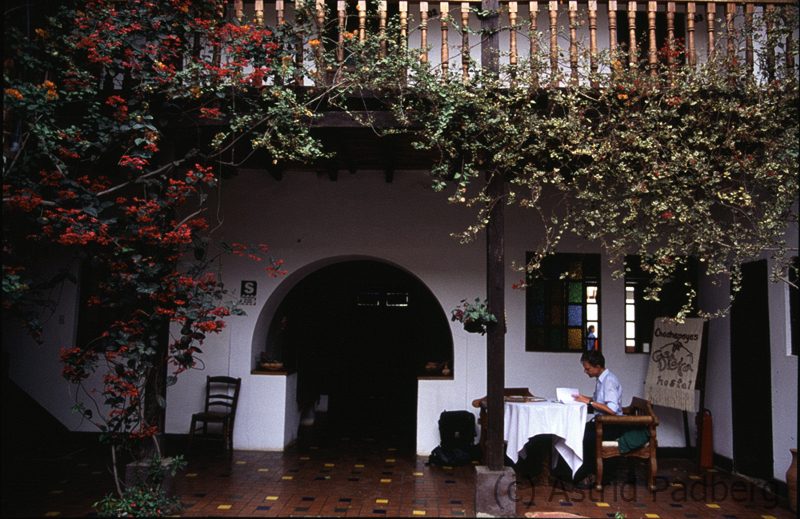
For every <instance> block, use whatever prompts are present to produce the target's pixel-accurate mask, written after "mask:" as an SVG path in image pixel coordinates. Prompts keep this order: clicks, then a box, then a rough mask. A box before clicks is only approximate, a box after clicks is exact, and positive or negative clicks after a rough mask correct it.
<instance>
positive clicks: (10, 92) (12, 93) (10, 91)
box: [4, 88, 24, 101]
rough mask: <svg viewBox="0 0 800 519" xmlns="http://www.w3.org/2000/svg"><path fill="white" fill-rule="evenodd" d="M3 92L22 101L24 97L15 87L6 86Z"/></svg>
mask: <svg viewBox="0 0 800 519" xmlns="http://www.w3.org/2000/svg"><path fill="white" fill-rule="evenodd" d="M4 93H5V94H6V95H7V96H9V97H13V98H14V99H16V100H17V101H22V100H23V99H24V97H23V95H22V92H20V91H19V90H17V89H16V88H6V89H5V90H4Z"/></svg>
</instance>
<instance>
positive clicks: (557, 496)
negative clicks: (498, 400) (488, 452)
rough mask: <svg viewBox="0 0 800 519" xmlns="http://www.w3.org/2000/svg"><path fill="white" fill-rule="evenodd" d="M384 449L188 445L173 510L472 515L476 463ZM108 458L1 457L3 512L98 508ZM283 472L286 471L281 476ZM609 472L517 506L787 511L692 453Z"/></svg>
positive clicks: (520, 490) (658, 512)
mask: <svg viewBox="0 0 800 519" xmlns="http://www.w3.org/2000/svg"><path fill="white" fill-rule="evenodd" d="M182 441H183V440H182V439H179V438H178V439H173V440H171V442H170V443H168V454H170V453H173V454H174V453H179V452H182V451H184V450H185V445H184V444H183V443H182ZM312 447H316V448H312ZM392 448H393V449H394V450H391V451H389V450H388V449H389V447H387V445H386V442H379V441H371V442H365V441H362V440H359V439H356V438H351V439H350V440H347V441H342V442H337V441H335V440H334V439H332V438H329V439H326V440H325V441H321V442H319V444H318V445H311V444H308V443H306V444H305V445H302V444H298V445H297V446H294V447H290V448H289V449H287V450H286V451H285V452H283V453H281V452H256V451H234V452H233V454H232V455H230V456H229V455H226V454H224V453H222V452H220V451H219V450H217V449H214V448H207V449H195V450H193V451H192V452H191V453H190V455H189V456H188V461H189V465H188V467H187V469H186V470H184V471H183V472H181V473H179V475H178V476H177V478H176V480H175V483H174V490H175V492H176V493H177V494H178V495H179V496H180V498H181V500H182V501H183V502H184V503H185V505H186V508H185V509H184V510H183V512H181V514H180V515H181V516H184V517H203V516H208V515H211V516H216V517H228V516H230V517H234V516H239V517H278V516H282V517H286V516H291V517H303V516H304V517H309V516H323V517H396V516H404V517H474V516H475V496H474V483H475V476H474V468H473V467H472V466H466V467H453V468H452V469H446V468H442V467H436V466H428V465H426V464H425V462H426V461H427V460H426V458H424V457H417V456H415V455H414V452H413V449H409V448H407V447H403V446H402V445H395V446H393V447H392ZM106 456H107V452H106V451H105V449H100V448H99V447H98V446H96V445H95V446H88V447H85V448H84V450H82V451H80V452H78V453H77V454H75V455H73V456H60V457H57V456H53V457H48V458H43V457H35V456H34V457H27V458H26V457H24V456H21V455H20V456H19V459H11V460H6V459H4V460H3V461H4V474H7V473H9V470H13V475H14V477H13V478H6V477H4V479H3V497H2V516H3V517H28V516H37V517H43V516H47V514H51V515H50V516H53V517H75V516H84V517H85V516H90V515H93V514H95V511H94V510H93V509H92V503H94V502H95V501H97V500H98V499H100V498H101V497H102V496H103V495H105V494H107V493H110V492H112V491H113V482H112V480H111V479H110V478H109V477H108V475H107V474H108V472H107V468H106V465H107V459H106ZM387 460H393V461H391V462H387ZM9 462H10V463H11V465H9ZM6 465H9V467H10V468H6ZM623 472H624V471H623ZM287 476H288V477H290V479H289V478H287V479H284V477H287ZM610 476H611V478H612V481H610V482H609V484H607V485H606V487H605V489H604V491H603V492H602V493H600V492H597V491H592V492H590V491H581V490H575V489H573V488H572V487H571V486H570V485H564V484H560V483H556V482H549V481H547V482H544V483H541V482H534V481H530V480H526V479H524V478H520V480H519V481H518V484H517V486H516V492H517V501H516V507H517V515H519V516H523V515H524V514H525V513H526V512H539V513H546V512H551V513H556V514H558V513H562V514H563V513H571V514H575V515H581V516H586V517H599V518H609V517H610V518H613V516H614V514H615V513H616V512H622V513H624V514H625V515H626V517H629V518H644V519H694V518H720V519H743V518H757V519H758V518H761V517H762V516H770V517H774V518H775V519H789V518H793V517H795V514H793V513H791V512H790V511H789V510H788V509H787V508H786V505H785V503H783V502H777V501H776V500H775V499H774V497H773V496H772V495H771V494H764V493H763V492H762V491H761V489H758V488H755V487H753V486H748V485H750V483H747V482H744V481H743V480H740V479H737V478H734V477H733V476H731V475H728V474H725V473H724V472H721V471H720V472H702V471H699V470H697V469H696V468H695V466H694V465H693V464H692V462H690V461H688V460H682V459H663V460H659V477H660V480H659V481H660V485H661V486H660V487H659V488H660V490H659V491H658V492H656V493H652V492H650V491H649V490H648V489H647V488H646V487H645V485H644V465H643V464H638V465H637V466H636V468H635V476H636V484H627V483H625V481H626V474H625V473H622V472H619V471H618V472H617V473H613V474H610ZM386 480H390V481H386ZM734 482H736V485H737V487H736V488H739V489H740V490H737V494H736V496H735V497H732V496H731V494H730V491H728V493H727V494H728V495H726V496H724V498H722V499H721V498H720V497H722V496H719V495H713V493H712V491H713V489H714V488H715V487H714V486H713V485H714V484H716V488H717V489H718V490H721V489H722V488H723V487H725V488H727V489H728V490H730V489H731V488H732V485H733V484H734ZM718 493H719V492H718ZM383 500H385V501H383ZM220 505H227V506H226V507H223V508H220ZM709 505H711V506H709ZM228 506H229V507H228ZM656 516H658V517H657V518H656Z"/></svg>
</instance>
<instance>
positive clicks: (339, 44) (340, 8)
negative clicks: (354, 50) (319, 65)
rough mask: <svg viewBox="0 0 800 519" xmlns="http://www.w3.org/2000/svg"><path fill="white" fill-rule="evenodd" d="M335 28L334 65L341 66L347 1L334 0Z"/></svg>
mask: <svg viewBox="0 0 800 519" xmlns="http://www.w3.org/2000/svg"><path fill="white" fill-rule="evenodd" d="M336 19H337V30H338V32H339V34H338V37H337V38H336V65H337V66H339V67H341V66H342V64H343V63H344V33H345V31H346V30H347V2H346V0H338V1H337V2H336Z"/></svg>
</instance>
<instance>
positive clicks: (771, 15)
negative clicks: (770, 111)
mask: <svg viewBox="0 0 800 519" xmlns="http://www.w3.org/2000/svg"><path fill="white" fill-rule="evenodd" d="M303 2H306V4H303ZM499 6H500V9H499V12H498V15H499V17H500V27H501V29H500V35H499V36H500V38H499V41H500V48H499V49H498V50H499V55H500V62H501V63H502V64H504V65H509V66H511V69H512V70H513V68H514V67H515V66H517V65H518V64H519V63H520V62H521V61H522V60H528V61H529V62H530V66H531V67H536V66H539V67H540V69H539V72H540V73H544V74H548V73H549V75H550V77H552V78H557V77H560V78H564V79H565V80H567V81H571V82H573V83H576V82H578V81H580V80H581V78H582V77H587V73H590V72H597V71H598V66H599V63H600V60H599V58H598V56H599V54H600V53H601V52H603V51H609V52H612V53H613V52H615V51H624V52H625V56H626V59H627V61H629V63H630V64H636V63H639V62H640V61H644V62H645V63H646V64H647V66H649V67H650V68H651V70H652V71H653V73H655V69H656V66H657V65H658V63H659V62H666V63H667V64H669V65H670V66H688V67H696V66H697V65H698V64H700V63H703V62H707V61H709V60H711V59H714V57H715V56H717V55H718V54H721V53H724V54H721V55H724V57H726V58H728V59H734V58H735V59H737V60H739V62H740V63H745V64H746V66H747V67H748V69H749V70H750V71H751V73H753V72H757V73H758V74H760V76H761V77H763V78H767V79H769V78H770V77H772V76H774V74H775V68H776V64H777V63H778V61H777V60H778V59H780V58H781V57H784V58H785V66H786V68H787V69H789V70H792V69H796V63H795V60H796V58H797V53H796V52H786V51H785V49H793V48H794V47H795V45H796V38H797V34H796V32H797V31H796V30H795V31H794V34H791V33H790V34H788V36H785V37H782V38H780V41H776V38H774V37H772V34H771V32H772V31H773V29H774V20H776V19H778V18H776V17H781V16H788V13H789V10H790V9H794V10H796V9H797V7H796V2H795V0H771V1H770V2H754V1H736V0H717V1H706V2H695V1H688V0H658V1H655V0H648V1H635V0H606V1H598V0H568V1H564V0H560V1H559V0H545V1H526V2H518V1H516V0H500V2H499ZM301 8H302V9H305V12H306V13H310V17H311V18H312V21H313V25H312V26H313V27H314V29H312V30H311V31H310V32H312V33H313V32H315V31H316V34H305V35H304V36H305V39H301V41H299V42H298V44H297V49H296V51H297V53H298V62H300V61H301V60H302V59H303V58H301V57H300V56H303V52H304V51H305V52H308V51H309V50H311V49H309V45H308V42H309V41H313V40H314V39H317V47H319V48H318V49H315V50H314V52H321V51H322V50H321V49H322V46H321V45H319V43H318V42H319V39H322V37H323V36H324V37H325V39H326V41H330V42H333V44H334V45H335V46H336V56H337V61H338V62H339V63H341V62H342V61H343V60H344V59H345V57H344V48H345V45H344V43H345V40H346V39H347V38H357V39H358V40H359V41H364V40H365V39H366V38H367V35H368V34H369V32H370V31H377V33H378V34H380V35H383V34H385V32H386V28H387V20H389V19H390V18H392V17H394V16H396V17H397V20H399V22H398V23H399V34H400V39H401V42H400V44H401V48H407V49H412V50H415V49H416V51H417V52H418V53H419V59H420V61H421V62H423V63H429V64H430V66H431V67H434V68H438V69H440V70H441V72H443V73H448V72H449V71H453V70H456V67H458V66H460V67H461V75H462V76H463V77H464V78H467V77H468V75H469V73H470V65H471V63H472V64H474V63H481V56H480V48H481V45H480V39H481V32H480V29H481V19H480V17H481V16H482V15H485V14H486V13H481V12H480V9H481V2H480V0H464V1H458V2H447V1H441V2H427V1H407V0H379V1H376V2H374V4H370V5H368V3H367V1H366V0H349V1H346V0H338V1H335V2H334V1H332V0H327V1H326V0H295V2H294V3H288V2H286V1H285V0H274V2H269V1H267V2H265V1H264V0H255V1H254V2H246V1H244V0H232V1H231V3H230V4H229V13H230V16H232V17H233V18H235V19H236V20H238V21H240V22H242V23H251V22H254V23H257V24H265V23H266V24H281V23H284V22H291V21H292V20H293V19H294V17H295V15H296V13H297V12H298V10H299V9H301ZM484 17H485V16H484ZM795 20H796V19H795ZM437 48H438V52H436V51H435V49H437ZM757 51H758V52H763V55H764V56H766V58H765V59H764V60H763V63H759V60H758V59H757V58H756V55H757V53H758V52H757ZM379 52H380V53H381V54H384V55H385V53H386V52H387V47H386V45H385V42H384V43H382V44H381V47H380V50H379ZM312 54H313V53H312ZM539 56H545V59H544V63H537V62H536V61H537V60H535V59H533V58H534V57H539ZM528 58H531V59H528ZM539 61H541V60H539ZM535 75H536V74H533V75H532V77H535ZM323 76H324V75H323V74H315V73H309V74H307V76H306V77H305V78H302V77H299V76H298V77H297V78H296V80H297V81H298V83H301V84H310V83H311V82H313V81H320V78H322V77H323ZM557 81H558V80H556V82H557Z"/></svg>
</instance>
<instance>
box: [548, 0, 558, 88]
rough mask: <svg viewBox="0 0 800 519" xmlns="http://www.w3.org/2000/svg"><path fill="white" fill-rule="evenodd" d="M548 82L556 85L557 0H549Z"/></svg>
mask: <svg viewBox="0 0 800 519" xmlns="http://www.w3.org/2000/svg"><path fill="white" fill-rule="evenodd" d="M549 8H550V83H551V85H552V86H554V87H555V86H558V0H550V5H549Z"/></svg>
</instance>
